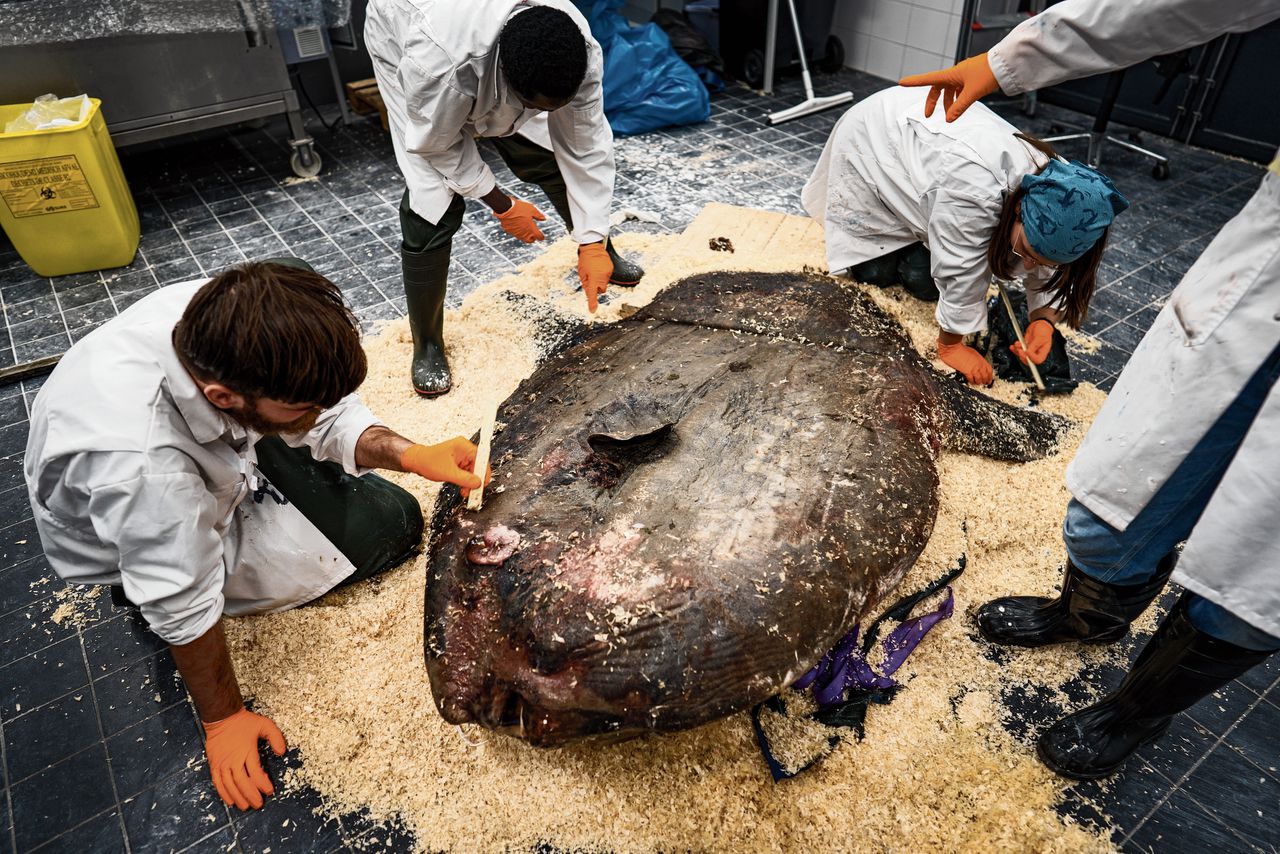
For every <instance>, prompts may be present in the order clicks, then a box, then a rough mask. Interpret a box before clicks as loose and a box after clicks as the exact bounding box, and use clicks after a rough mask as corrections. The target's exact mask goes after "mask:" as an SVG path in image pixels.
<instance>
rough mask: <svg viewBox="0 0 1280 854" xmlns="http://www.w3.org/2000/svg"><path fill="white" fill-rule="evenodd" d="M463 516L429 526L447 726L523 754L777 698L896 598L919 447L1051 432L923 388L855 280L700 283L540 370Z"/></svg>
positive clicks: (1013, 444) (947, 383)
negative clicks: (505, 738) (478, 730)
mask: <svg viewBox="0 0 1280 854" xmlns="http://www.w3.org/2000/svg"><path fill="white" fill-rule="evenodd" d="M498 419H499V421H500V422H505V425H506V427H505V429H504V430H503V431H502V432H501V433H500V434H499V435H498V436H497V437H496V438H495V440H494V445H493V456H492V458H493V460H494V461H495V463H494V485H495V486H498V487H501V489H502V491H496V490H494V489H493V488H491V489H490V490H489V491H487V492H486V500H485V506H484V509H483V510H482V511H480V512H477V513H467V512H463V511H462V510H461V505H460V504H459V502H458V500H457V493H456V491H450V492H448V493H446V494H445V495H444V496H443V497H442V499H441V502H440V504H439V505H438V506H437V512H436V515H435V519H434V521H433V528H432V549H433V552H432V556H431V560H430V563H429V568H428V577H427V593H426V633H425V647H426V656H427V667H428V672H429V674H430V677H431V690H432V693H433V695H434V696H435V701H436V705H437V706H438V707H439V709H440V713H441V714H442V715H443V716H444V718H445V719H446V720H448V721H451V722H453V723H478V724H480V725H482V726H485V727H488V728H490V729H494V730H498V731H501V732H504V733H508V734H511V735H515V736H519V737H521V738H524V739H526V740H527V741H530V742H532V743H534V744H538V745H556V744H561V743H564V742H567V741H570V740H574V739H580V738H585V737H592V736H594V737H600V736H605V737H611V738H620V737H625V736H629V735H636V734H639V733H642V732H645V731H651V730H675V729H681V728H685V727H691V726H695V725H697V724H700V723H704V722H706V721H709V720H712V719H714V718H718V717H721V716H723V715H728V714H730V713H732V712H735V711H738V710H740V709H744V708H748V707H750V706H752V705H753V704H755V703H758V702H760V701H761V700H763V699H765V698H767V697H769V696H771V695H773V694H775V693H776V692H777V691H778V690H780V689H781V688H783V687H784V686H786V685H788V684H790V683H791V682H792V681H794V680H795V679H796V678H797V677H798V676H800V675H801V674H803V673H804V672H805V671H807V670H808V669H809V668H810V667H812V666H813V665H814V663H815V662H817V660H818V658H819V657H820V656H821V655H822V654H823V653H824V652H826V651H827V650H828V649H830V648H831V646H832V645H833V644H834V643H835V642H836V641H837V640H839V638H840V637H841V636H842V635H843V634H844V633H845V632H847V631H848V630H849V629H850V627H851V626H852V625H853V624H854V623H855V622H857V620H858V619H859V617H860V616H861V615H862V614H863V613H865V612H866V611H867V610H868V609H870V608H872V607H873V606H874V605H875V603H876V602H877V601H879V600H880V599H881V597H883V596H884V595H886V594H887V593H889V592H890V591H892V590H893V589H894V587H895V586H897V584H898V582H899V581H900V580H901V579H902V577H903V575H905V574H906V572H907V570H908V569H909V568H910V567H911V565H912V564H913V563H914V562H915V560H916V558H917V557H918V556H919V554H920V552H921V550H922V549H923V548H924V546H925V543H926V542H927V541H928V539H929V534H930V532H931V530H932V528H933V522H934V517H935V515H936V513H937V507H938V474H937V470H936V468H935V461H936V459H937V456H938V452H939V449H940V448H941V447H943V446H944V445H945V446H948V447H951V448H956V449H959V450H963V451H973V452H978V453H982V454H986V455H988V456H992V457H995V458H998V459H1003V460H1015V461H1025V460H1030V459H1035V458H1039V457H1042V456H1044V455H1046V454H1048V453H1050V452H1051V451H1052V450H1053V448H1054V447H1055V444H1056V440H1057V437H1058V434H1059V432H1060V431H1061V429H1062V428H1063V426H1064V424H1065V422H1063V421H1061V420H1060V419H1056V418H1054V417H1053V416H1049V415H1045V414H1043V413H1039V412H1036V411H1031V410H1023V409H1016V408H1013V407H1010V406H1007V405H1005V404H1002V403H998V402H996V401H993V400H992V399H990V398H988V397H985V396H983V395H981V394H979V393H977V392H975V391H972V390H970V389H969V388H967V387H965V386H963V385H960V384H958V383H957V382H956V381H954V380H952V379H950V378H947V377H943V376H941V375H939V374H938V373H936V372H935V371H934V370H933V369H932V368H931V367H930V366H929V364H928V363H927V362H925V361H924V360H923V359H921V358H920V356H919V355H917V354H916V352H915V350H914V349H913V348H912V346H911V343H910V342H909V341H908V340H907V338H906V336H905V335H904V333H903V330H902V328H901V326H900V325H899V324H898V323H897V322H896V321H894V320H893V319H892V318H890V317H889V316H888V315H886V314H885V313H884V312H882V311H881V310H880V309H879V308H877V307H876V306H875V305H874V303H872V302H871V301H870V300H869V299H867V298H866V297H865V296H863V295H862V294H860V293H859V292H858V291H857V290H856V289H855V288H853V287H850V286H847V285H845V284H842V283H840V282H838V281H836V280H834V279H830V278H827V277H821V276H806V275H802V274H750V273H745V274H744V273H714V274H710V275H702V276H694V277H691V278H688V279H685V280H683V281H681V282H678V283H676V284H674V285H672V286H671V287H669V288H668V289H667V290H665V291H664V292H663V293H662V294H661V295H660V296H659V297H658V298H657V299H655V300H654V302H653V303H652V304H650V305H649V306H648V307H647V308H646V309H644V310H643V311H641V312H640V313H638V314H636V315H634V316H633V317H631V318H630V319H627V320H624V321H621V322H619V323H617V324H614V325H611V326H607V327H598V328H596V329H595V330H593V331H590V332H588V333H586V335H585V336H584V340H581V341H580V343H577V344H574V345H573V346H570V347H568V349H565V350H563V351H562V352H561V353H559V355H556V356H554V357H552V358H551V359H550V360H549V361H547V362H546V363H544V364H543V365H542V366H541V367H539V368H538V370H537V371H536V372H535V373H534V374H533V375H532V376H531V377H529V379H527V380H525V381H524V383H522V384H521V385H520V387H519V388H518V389H517V390H516V392H515V393H514V394H512V395H511V397H510V398H508V399H507V401H506V403H505V404H503V406H502V407H501V409H500V411H499V414H498Z"/></svg>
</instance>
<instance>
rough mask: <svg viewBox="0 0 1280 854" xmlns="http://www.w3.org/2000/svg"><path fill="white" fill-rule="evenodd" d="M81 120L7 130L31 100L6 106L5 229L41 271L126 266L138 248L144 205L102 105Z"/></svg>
mask: <svg viewBox="0 0 1280 854" xmlns="http://www.w3.org/2000/svg"><path fill="white" fill-rule="evenodd" d="M90 102H91V106H90V109H89V115H88V116H87V117H86V118H85V120H84V121H82V122H80V123H79V124H75V125H71V126H69V127H61V128H51V129H49V130H31V131H19V132H16V133H3V128H4V126H5V125H6V124H8V123H9V122H10V121H11V120H12V119H15V118H17V117H18V116H20V115H22V114H23V113H25V112H26V111H27V110H28V109H30V108H31V105H30V104H16V105H10V106H0V226H3V228H4V231H5V233H6V234H7V235H9V240H11V241H12V242H13V245H14V247H15V248H16V249H17V250H18V254H19V255H21V256H22V260H24V261H26V262H27V264H29V265H30V266H31V269H33V270H35V271H36V272H37V273H39V274H40V275H41V276H65V275H68V274H70V273H83V272H85V271H87V270H103V269H106V268H108V267H123V266H125V265H126V264H128V263H130V262H131V261H132V260H133V256H134V254H135V253H136V252H137V251H138V235H139V231H138V209H137V208H136V207H134V205H133V196H132V195H130V194H129V187H128V185H127V184H125V181H124V172H123V171H122V170H121V169H120V158H119V157H117V156H116V149H115V146H114V145H112V144H111V135H110V134H108V133H107V123H106V122H105V121H103V119H102V111H101V107H102V102H101V101H99V100H98V99H97V98H91V99H90Z"/></svg>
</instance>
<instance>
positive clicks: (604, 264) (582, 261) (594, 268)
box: [578, 243, 613, 314]
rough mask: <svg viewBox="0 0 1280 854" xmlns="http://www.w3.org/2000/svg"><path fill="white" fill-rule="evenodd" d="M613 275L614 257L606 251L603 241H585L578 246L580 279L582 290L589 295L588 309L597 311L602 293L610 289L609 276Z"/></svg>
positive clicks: (593, 311)
mask: <svg viewBox="0 0 1280 854" xmlns="http://www.w3.org/2000/svg"><path fill="white" fill-rule="evenodd" d="M612 275H613V259H612V258H610V257H609V253H608V252H606V251H605V248H604V244H603V243H584V244H582V245H581V246H579V247H578V280H579V281H581V282H582V292H583V293H584V294H586V295H587V311H589V312H591V313H592V314H595V313H596V307H597V306H598V305H599V304H600V294H602V293H604V292H605V291H607V290H609V277H610V276H612Z"/></svg>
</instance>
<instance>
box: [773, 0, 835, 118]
mask: <svg viewBox="0 0 1280 854" xmlns="http://www.w3.org/2000/svg"><path fill="white" fill-rule="evenodd" d="M787 7H788V8H789V9H790V10H791V26H792V27H794V28H795V32H796V47H797V49H798V52H799V54H800V71H801V73H802V74H803V75H804V95H805V98H804V101H803V102H802V103H799V104H796V105H795V106H794V107H787V109H785V110H780V111H778V112H776V113H770V114H769V124H771V125H780V124H782V123H783V122H789V121H791V120H792V119H798V118H800V117H801V116H811V115H813V114H814V113H820V112H822V111H823V110H829V109H831V108H832V107H838V106H840V105H841V104H848V103H849V102H850V101H852V100H853V93H852V92H841V93H840V94H839V95H828V96H827V97H825V98H818V97H816V96H815V95H814V94H813V78H812V77H810V76H809V61H808V60H807V59H806V58H805V55H804V37H803V36H801V35H800V16H799V15H797V14H796V0H787Z"/></svg>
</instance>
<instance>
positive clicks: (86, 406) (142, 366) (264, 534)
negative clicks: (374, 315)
mask: <svg viewBox="0 0 1280 854" xmlns="http://www.w3.org/2000/svg"><path fill="white" fill-rule="evenodd" d="M365 371H366V361H365V355H364V351H363V350H362V349H361V346H360V332H359V326H358V324H357V322H356V319H355V317H354V316H353V315H352V314H351V312H350V311H349V310H348V309H347V307H346V306H345V305H344V304H343V301H342V295H341V293H340V292H339V290H338V288H337V287H336V286H335V285H333V283H331V282H329V281H328V280H327V279H325V278H323V277H322V276H320V275H318V274H317V273H315V272H314V271H312V270H311V269H310V268H309V267H306V265H304V264H301V262H297V261H295V260H293V259H288V260H285V261H282V262H280V263H263V264H246V265H244V266H243V267H239V268H234V269H231V270H228V271H226V272H224V273H222V274H221V275H219V276H217V277H215V278H214V279H212V280H207V281H196V282H189V283H185V284H178V285H172V286H170V287H167V288H165V289H163V290H161V291H158V292H157V293H154V294H151V295H150V296H148V297H146V298H144V299H142V300H140V301H139V302H137V303H136V304H135V305H133V306H132V307H131V308H129V309H128V310H126V311H125V312H123V313H122V314H120V316H118V317H116V318H115V319H113V320H111V321H110V322H108V323H107V324H105V325H104V326H103V327H102V328H101V329H99V330H97V331H95V332H93V333H92V334H91V335H89V336H87V337H86V338H84V339H83V340H82V341H80V342H79V343H77V344H76V345H75V346H74V347H72V348H71V349H70V350H69V351H68V352H67V354H66V356H64V357H63V359H62V362H61V364H59V366H58V368H57V369H56V370H55V371H54V372H53V374H52V375H51V376H50V377H49V380H48V381H47V382H46V383H45V385H44V387H43V388H42V389H41V390H40V393H39V395H38V396H37V397H36V400H35V404H34V406H33V407H32V411H31V427H30V438H29V440H28V443H27V453H26V463H25V474H26V480H27V489H28V492H29V495H30V499H31V507H32V510H33V511H34V514H35V520H36V525H37V528H38V529H39V532H40V539H41V542H42V543H43V545H44V550H45V555H46V557H47V558H48V559H49V562H50V564H51V565H52V566H53V568H54V570H55V571H56V572H57V573H58V575H60V576H61V577H62V578H64V579H66V580H67V581H70V582H75V583H80V584H105V585H112V586H113V587H114V588H116V590H115V591H113V592H117V593H121V592H122V593H123V596H124V597H126V598H127V599H128V600H129V602H131V603H133V604H134V605H136V606H137V607H138V608H139V609H140V610H141V613H142V616H143V617H144V618H145V619H146V621H147V624H148V625H149V626H150V627H151V629H152V630H153V631H154V632H155V633H156V634H157V635H159V636H160V637H161V638H162V639H164V640H165V641H167V642H168V643H169V644H170V649H171V650H172V652H173V657H174V660H175V661H176V662H177V666H178V670H179V672H180V673H181V674H182V677H183V680H184V681H185V683H186V686H187V689H188V690H189V691H190V692H191V696H192V698H193V699H194V700H195V704H196V709H197V710H198V711H199V713H200V718H201V720H202V721H204V726H205V731H206V736H207V739H206V743H205V751H206V753H207V754H208V757H209V766H210V772H211V774H212V776H213V782H214V785H215V786H216V787H217V789H218V793H219V794H220V795H221V796H222V799H223V800H224V801H225V802H226V803H227V804H235V805H236V806H238V807H240V808H241V809H247V808H249V807H250V806H253V807H258V806H261V805H262V795H263V794H270V793H271V792H272V787H271V782H270V780H269V779H268V778H267V776H266V774H265V773H264V772H263V771H262V768H261V765H260V763H259V760H258V741H259V739H263V738H265V739H267V740H268V741H269V742H270V743H271V746H272V748H273V749H274V750H275V752H276V753H277V754H281V753H283V752H284V749H285V743H284V737H283V736H282V735H281V733H280V730H279V729H278V728H277V727H276V726H275V724H274V723H272V721H271V720H270V719H268V718H266V717H263V716H261V715H257V714H254V713H252V712H250V711H248V710H247V709H246V708H245V706H244V703H243V698H242V697H241V694H240V689H239V687H238V685H237V682H236V677H235V672H234V670H233V668H232V664H231V658H230V656H229V655H228V652H227V646H226V640H225V638H224V635H223V628H222V616H223V614H229V615H232V616H240V615H244V614H264V613H270V612H273V611H282V610H285V609H288V608H293V607H296V606H298V605H302V604H304V603H306V602H309V601H311V600H313V599H315V598H317V597H319V596H321V595H323V594H325V593H327V592H328V591H330V590H332V589H333V588H335V587H338V586H341V585H343V584H347V583H350V582H352V581H356V580H360V579H364V578H368V577H370V576H373V575H376V574H377V573H380V572H383V571H385V570H387V569H390V568H392V567H394V566H396V565H398V564H400V563H401V562H403V561H404V560H405V559H406V558H408V557H410V556H411V555H412V554H413V553H414V552H415V551H416V550H417V548H418V545H419V541H420V539H421V535H422V510H421V507H420V506H419V504H418V501H417V500H416V499H415V498H414V497H413V496H412V495H410V494H409V493H408V492H406V491H405V490H403V489H401V488H400V487H398V486H396V485H394V484H392V483H391V482H390V481H387V480H384V479H382V478H380V477H378V476H377V475H373V474H368V472H369V471H370V470H371V469H374V468H384V469H391V470H395V471H411V472H414V473H416V474H419V475H422V476H423V477H426V478H428V479H430V480H437V481H449V482H451V483H456V484H458V485H459V486H461V487H463V488H464V489H469V488H471V487H477V486H479V485H480V480H479V478H477V477H476V476H475V475H473V474H472V473H471V471H470V469H471V467H472V466H473V465H474V462H475V447H474V446H473V445H472V444H471V443H470V442H468V441H467V440H466V439H463V438H455V439H451V440H449V441H447V442H444V443H442V444H439V445H433V446H430V447H427V446H423V445H417V444H414V443H412V442H410V441H409V440H408V439H405V438H403V437H401V436H399V435H397V434H396V433H394V432H392V431H391V430H389V429H388V428H386V427H384V426H382V425H381V424H380V423H379V422H378V420H377V419H376V418H375V417H374V416H373V415H372V413H370V412H369V410H368V409H366V408H365V406H364V405H363V404H362V403H361V402H360V400H359V398H358V397H357V396H356V395H355V394H354V391H355V389H356V387H357V386H359V385H360V383H361V382H362V381H363V380H364V377H365Z"/></svg>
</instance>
